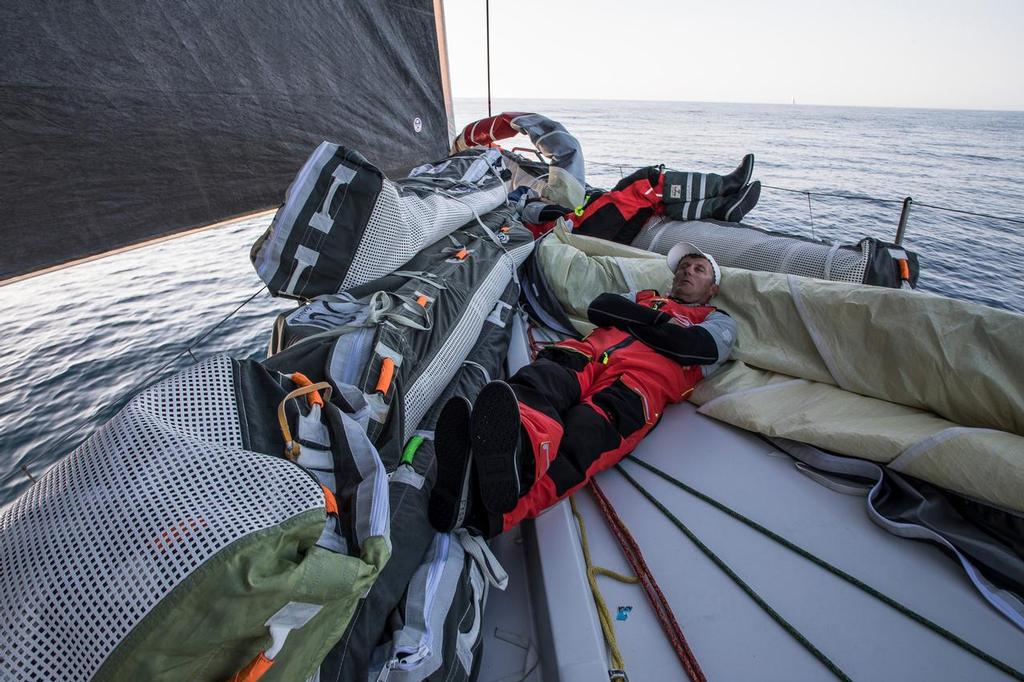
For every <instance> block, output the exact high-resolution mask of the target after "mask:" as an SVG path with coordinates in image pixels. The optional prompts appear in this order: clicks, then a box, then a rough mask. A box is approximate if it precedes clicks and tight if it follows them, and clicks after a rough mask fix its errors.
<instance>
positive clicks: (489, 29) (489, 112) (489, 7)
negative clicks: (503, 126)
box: [484, 0, 491, 118]
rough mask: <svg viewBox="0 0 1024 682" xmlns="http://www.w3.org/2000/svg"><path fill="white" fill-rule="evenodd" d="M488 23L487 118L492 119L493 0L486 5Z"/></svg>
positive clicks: (489, 0) (488, 0)
mask: <svg viewBox="0 0 1024 682" xmlns="http://www.w3.org/2000/svg"><path fill="white" fill-rule="evenodd" d="M484 12H485V13H486V23H487V29H486V31H485V32H486V34H487V118H490V117H491V0H487V1H486V2H485V3H484Z"/></svg>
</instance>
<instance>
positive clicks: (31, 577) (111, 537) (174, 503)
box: [0, 357, 391, 681]
mask: <svg viewBox="0 0 1024 682" xmlns="http://www.w3.org/2000/svg"><path fill="white" fill-rule="evenodd" d="M324 389H325V386H324V385H323V384H319V385H317V384H313V383H312V382H310V381H308V380H306V379H305V378H303V377H299V376H294V375H282V374H279V373H275V372H269V371H267V370H265V369H264V368H263V367H262V366H260V365H259V364H257V363H254V362H248V361H246V362H239V361H235V360H231V359H229V358H226V357H217V358H213V359H210V360H206V361H204V362H202V363H200V364H198V365H195V366H194V367H192V368H190V369H187V370H185V371H183V372H181V373H179V374H177V375H175V376H173V377H171V378H169V379H167V380H165V381H163V382H161V383H159V384H156V385H154V386H152V387H150V388H148V389H146V390H145V391H143V392H142V393H140V394H138V395H137V396H135V397H134V398H133V399H132V400H131V401H130V402H129V403H128V404H127V405H126V406H125V407H124V409H122V410H121V411H120V412H119V413H118V414H117V415H116V416H115V417H114V418H113V419H111V420H110V421H109V422H108V423H107V424H105V425H104V426H102V427H101V428H100V429H98V430H97V431H96V432H95V433H94V434H93V435H92V437H90V438H89V439H88V440H87V441H85V442H84V443H83V444H82V445H81V446H80V447H78V448H77V449H76V450H75V451H74V452H73V453H71V454H70V455H69V456H68V457H66V458H65V459H63V460H62V461H60V462H59V463H58V464H57V465H55V466H54V467H53V468H52V469H51V470H50V471H48V472H47V473H46V474H45V475H44V476H43V477H42V478H41V479H40V480H39V481H38V482H37V483H36V484H35V485H34V486H33V487H32V488H31V489H30V490H29V491H28V492H27V493H26V494H25V495H23V496H22V497H21V498H20V499H19V500H18V501H17V502H15V503H14V504H13V505H12V506H11V507H9V508H8V509H6V510H5V511H4V512H3V513H2V514H0V650H2V651H3V652H4V653H3V655H2V656H0V678H3V679H26V680H27V679H39V680H219V681H223V680H228V679H238V680H243V679H244V680H255V679H258V678H259V679H263V680H268V681H269V680H301V679H306V677H307V676H309V675H310V674H312V673H313V672H314V671H315V670H316V668H317V666H318V665H319V664H320V662H321V660H322V659H323V658H324V656H326V654H327V653H328V651H329V650H330V648H331V647H332V646H333V645H334V643H335V642H336V641H337V640H338V639H339V638H340V637H341V635H342V633H343V632H344V630H345V627H346V626H347V624H348V622H349V620H350V619H351V618H352V613H353V611H354V609H355V607H356V605H357V603H358V601H359V599H360V598H361V597H362V596H363V595H364V594H365V593H366V592H367V590H368V589H369V588H370V586H371V585H372V584H373V582H374V580H375V579H376V577H377V575H378V574H379V573H380V571H381V569H382V568H383V566H384V565H385V562H386V561H387V559H388V557H389V555H390V551H391V548H390V534H389V530H388V519H389V512H388V496H387V487H386V486H387V480H386V475H385V473H384V468H383V466H382V464H381V462H380V459H379V458H378V457H377V454H376V451H375V450H374V448H373V446H372V445H371V444H370V442H369V440H368V439H367V438H366V436H365V434H364V433H363V432H362V430H361V429H359V428H358V426H356V425H355V423H354V421H353V420H352V418H351V417H349V416H348V415H346V414H344V413H343V412H341V411H340V410H339V409H338V408H337V407H335V406H334V405H333V404H332V403H331V402H330V401H325V400H324V399H323V398H324V397H325V396H324V395H323V391H324ZM279 417H280V420H279V419H278V418H279Z"/></svg>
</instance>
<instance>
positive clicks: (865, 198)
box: [587, 159, 1024, 225]
mask: <svg viewBox="0 0 1024 682" xmlns="http://www.w3.org/2000/svg"><path fill="white" fill-rule="evenodd" d="M587 163H588V164H593V165H595V166H607V167H609V168H618V169H619V174H620V175H621V174H622V170H623V169H630V168H632V166H626V165H623V164H621V163H606V162H603V161H590V160H589V159H588V160H587ZM761 187H764V188H765V189H777V190H779V191H780V192H792V193H793V194H805V195H807V196H808V197H811V196H816V197H833V198H835V199H849V200H852V201H870V202H872V203H876V204H902V203H903V200H902V199H883V198H882V197H872V196H866V195H861V194H839V193H836V192H814V191H811V190H807V189H793V188H792V187H781V186H779V185H766V184H764V183H761ZM914 207H915V208H930V209H933V210H936V211H946V212H947V213H959V214H960V215H969V216H974V217H976V218H988V219H989V220H1002V221H1004V222H1007V223H1013V224H1015V225H1024V218H1014V217H1010V216H1000V215H992V214H991V213H978V212H976V211H966V210H964V209H962V208H950V207H949V206H937V205H936V204H926V203H924V202H920V201H914Z"/></svg>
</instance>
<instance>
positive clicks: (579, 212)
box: [573, 206, 583, 216]
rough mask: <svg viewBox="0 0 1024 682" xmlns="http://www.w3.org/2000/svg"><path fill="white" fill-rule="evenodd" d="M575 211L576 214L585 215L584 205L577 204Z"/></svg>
mask: <svg viewBox="0 0 1024 682" xmlns="http://www.w3.org/2000/svg"><path fill="white" fill-rule="evenodd" d="M573 213H575V214H576V215H578V216H582V215H583V207H582V206H577V207H576V208H575V209H574V210H573Z"/></svg>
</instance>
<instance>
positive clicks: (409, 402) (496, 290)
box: [403, 242, 533, 434]
mask: <svg viewBox="0 0 1024 682" xmlns="http://www.w3.org/2000/svg"><path fill="white" fill-rule="evenodd" d="M531 251H533V242H527V243H525V244H523V245H522V246H518V247H516V248H514V249H510V250H509V251H508V255H509V256H510V257H511V262H510V260H509V258H500V259H498V260H497V261H496V262H495V263H494V267H493V268H492V269H491V271H490V273H488V274H487V277H486V278H485V279H484V282H483V284H481V285H480V287H479V288H478V289H477V290H476V292H475V293H474V294H473V297H472V298H471V299H470V301H469V303H468V304H467V305H466V310H465V312H464V313H463V315H462V317H461V318H460V319H459V321H458V323H457V324H456V325H455V327H454V328H453V329H452V331H451V334H450V335H449V336H448V339H447V340H446V341H445V343H444V345H442V346H441V348H440V349H439V350H438V352H437V354H436V355H435V356H434V357H433V358H432V359H431V360H430V364H429V365H428V366H427V367H426V368H424V369H423V371H422V372H420V375H419V377H417V378H416V380H415V381H413V383H412V385H411V386H410V387H409V390H408V391H406V394H405V402H404V403H403V406H404V407H405V423H404V428H405V433H406V434H411V433H413V432H414V431H415V430H416V427H417V425H418V424H419V423H420V421H422V419H423V416H424V415H425V414H426V413H427V410H429V409H430V406H431V405H432V404H433V403H434V401H435V400H437V397H438V396H439V395H441V391H443V390H444V387H445V386H446V385H447V384H448V382H449V381H450V380H451V378H452V377H453V376H454V375H455V372H456V370H457V369H458V367H459V366H460V365H461V364H462V362H463V360H465V359H466V356H468V355H469V351H470V350H471V349H472V348H473V344H474V343H476V339H477V336H479V334H480V328H481V327H482V326H483V323H484V319H485V318H486V317H487V315H488V314H490V312H491V310H492V309H493V308H494V304H495V303H496V302H497V300H498V299H499V298H500V297H501V293H502V292H503V291H504V290H505V287H506V286H508V283H509V282H510V281H511V280H512V263H513V262H514V263H515V267H516V268H518V267H519V266H520V265H522V264H523V261H525V260H526V257H527V256H529V255H530V252H531Z"/></svg>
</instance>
